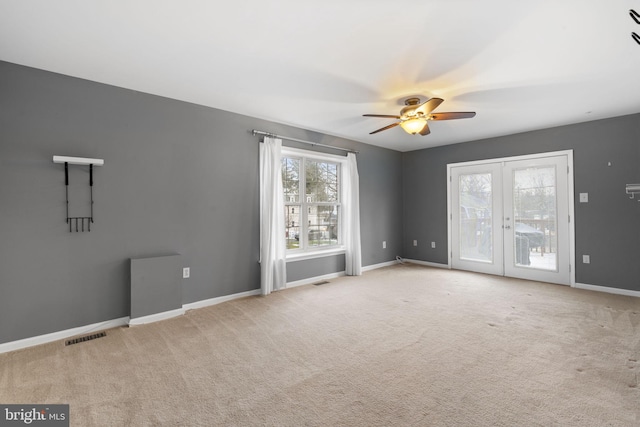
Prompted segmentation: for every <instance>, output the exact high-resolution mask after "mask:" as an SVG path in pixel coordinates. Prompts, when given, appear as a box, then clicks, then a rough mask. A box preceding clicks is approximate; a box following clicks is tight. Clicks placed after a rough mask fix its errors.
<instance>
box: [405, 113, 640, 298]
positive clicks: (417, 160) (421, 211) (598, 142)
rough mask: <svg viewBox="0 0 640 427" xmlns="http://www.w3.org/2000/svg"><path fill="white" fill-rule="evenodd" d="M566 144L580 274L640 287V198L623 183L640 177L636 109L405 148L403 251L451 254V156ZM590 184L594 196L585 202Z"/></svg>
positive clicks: (426, 257) (591, 280)
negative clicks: (570, 157) (584, 260)
mask: <svg viewBox="0 0 640 427" xmlns="http://www.w3.org/2000/svg"><path fill="white" fill-rule="evenodd" d="M567 149H572V150H573V153H574V184H575V197H576V200H575V229H576V254H577V255H576V256H577V258H578V261H579V262H577V263H576V282H578V283H584V284H590V285H598V286H607V287H615V288H621V289H629V290H640V263H639V262H638V260H640V203H638V201H637V200H630V199H629V197H628V196H627V195H626V194H625V184H628V183H639V182H640V115H638V114H636V115H631V116H623V117H617V118H612V119H607V120H598V121H592V122H587V123H582V124H576V125H571V126H562V127H557V128H552V129H546V130H540V131H535V132H527V133H522V134H517V135H511V136H505V137H500V138H492V139H486V140H481V141H475V142H469V143H464V144H456V145H449V146H443V147H436V148H432V149H426V150H420V151H412V152H407V153H404V154H403V174H404V175H403V176H404V178H403V180H404V208H403V213H404V219H403V224H404V241H403V248H404V250H403V253H404V256H405V257H407V258H411V259H417V260H423V261H429V262H434V263H442V264H446V263H447V262H448V256H447V253H448V247H447V182H446V180H447V176H446V173H447V170H446V168H447V164H448V163H456V162H463V161H472V160H482V159H490V158H498V157H508V156H516V155H524V154H532V153H541V152H549V151H559V150H567ZM608 162H611V166H608ZM584 192H586V193H589V203H586V204H584V203H582V204H581V203H579V200H578V197H579V193H584ZM414 239H416V240H418V246H417V247H414V246H413V245H412V241H413V240H414ZM432 241H435V242H436V248H435V249H431V247H430V242H432ZM582 254H588V255H590V256H591V263H590V264H582Z"/></svg>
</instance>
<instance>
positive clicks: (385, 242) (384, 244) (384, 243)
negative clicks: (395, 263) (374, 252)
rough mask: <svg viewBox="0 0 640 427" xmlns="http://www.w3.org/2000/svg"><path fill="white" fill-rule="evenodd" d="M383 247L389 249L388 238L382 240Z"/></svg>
mask: <svg viewBox="0 0 640 427" xmlns="http://www.w3.org/2000/svg"><path fill="white" fill-rule="evenodd" d="M382 249H387V241H386V240H383V241H382Z"/></svg>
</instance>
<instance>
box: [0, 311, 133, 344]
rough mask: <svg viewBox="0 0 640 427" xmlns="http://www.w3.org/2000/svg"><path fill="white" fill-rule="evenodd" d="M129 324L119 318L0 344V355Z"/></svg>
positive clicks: (126, 319) (127, 320)
mask: <svg viewBox="0 0 640 427" xmlns="http://www.w3.org/2000/svg"><path fill="white" fill-rule="evenodd" d="M128 324H129V318H128V317H121V318H119V319H113V320H107V321H104V322H98V323H93V324H91V325H86V326H79V327H77V328H72V329H66V330H64V331H58V332H52V333H50V334H45V335H38V336H37V337H30V338H25V339H22V340H18V341H11V342H7V343H4V344H0V353H7V352H9V351H15V350H20V349H23V348H27V347H33V346H35V345H40V344H47V343H50V342H53V341H58V340H63V339H65V338H70V337H75V336H77V335H85V334H88V333H90V332H95V331H100V330H104V329H112V328H118V327H120V326H127V325H128Z"/></svg>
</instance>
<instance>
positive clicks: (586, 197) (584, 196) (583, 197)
mask: <svg viewBox="0 0 640 427" xmlns="http://www.w3.org/2000/svg"><path fill="white" fill-rule="evenodd" d="M580 203H589V193H580Z"/></svg>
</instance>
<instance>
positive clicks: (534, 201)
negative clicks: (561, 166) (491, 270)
mask: <svg viewBox="0 0 640 427" xmlns="http://www.w3.org/2000/svg"><path fill="white" fill-rule="evenodd" d="M513 219H514V222H513V223H514V228H515V233H513V238H514V239H515V241H514V245H513V247H514V251H515V254H514V255H515V256H514V263H515V265H516V266H517V267H528V268H535V269H540V270H552V271H557V265H558V248H557V244H558V239H557V238H556V230H557V227H556V224H557V218H556V168H555V166H541V167H531V168H526V169H516V170H514V171H513Z"/></svg>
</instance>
